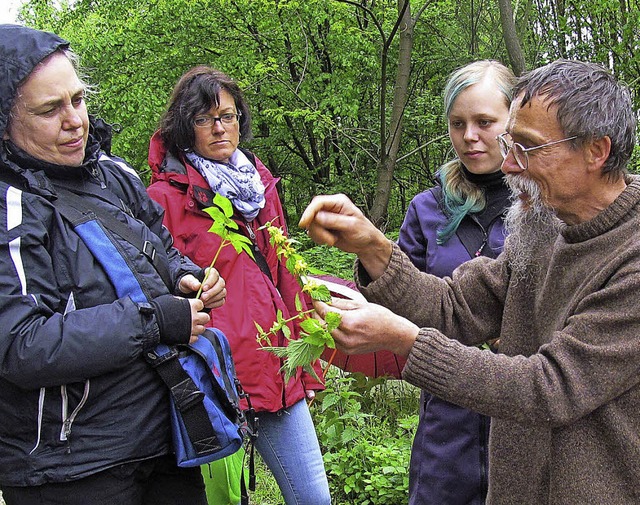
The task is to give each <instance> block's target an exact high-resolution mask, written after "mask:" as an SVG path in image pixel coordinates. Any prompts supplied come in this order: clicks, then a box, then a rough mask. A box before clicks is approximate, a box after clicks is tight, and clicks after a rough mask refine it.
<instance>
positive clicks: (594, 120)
mask: <svg viewBox="0 0 640 505" xmlns="http://www.w3.org/2000/svg"><path fill="white" fill-rule="evenodd" d="M520 95H522V102H521V106H524V105H525V104H526V103H527V102H529V101H530V100H531V98H533V97H534V96H538V97H540V98H542V99H543V100H544V101H545V102H546V103H547V104H548V105H549V106H550V107H551V106H555V107H557V117H558V122H559V124H560V127H561V128H562V130H563V132H564V134H565V136H566V137H573V136H574V135H575V136H577V137H578V138H577V139H576V140H574V141H572V144H573V145H574V146H578V145H581V144H583V143H585V142H589V141H590V140H593V139H600V138H603V137H609V138H610V139H611V153H610V154H609V158H608V159H607V160H606V162H605V163H604V165H603V167H602V173H603V174H607V175H608V177H609V178H610V179H611V180H617V179H619V178H620V177H621V176H622V175H623V174H624V173H625V171H626V166H627V163H628V161H629V158H630V157H631V154H632V152H633V147H634V145H635V141H636V137H635V130H636V118H635V115H634V112H633V105H632V102H631V94H630V92H629V90H628V88H627V87H626V86H623V85H622V84H620V83H618V82H617V81H616V79H615V78H614V77H613V76H612V75H611V73H610V72H608V71H607V70H605V69H604V68H603V67H601V66H599V65H596V64H594V63H586V62H580V61H571V60H556V61H554V62H551V63H549V64H547V65H545V66H543V67H540V68H538V69H536V70H532V71H531V72H528V73H526V74H524V75H523V76H522V77H521V78H520V79H519V80H518V82H517V84H516V86H515V89H514V96H516V97H517V96H520Z"/></svg>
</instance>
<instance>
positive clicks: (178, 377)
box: [147, 339, 221, 456]
mask: <svg viewBox="0 0 640 505" xmlns="http://www.w3.org/2000/svg"><path fill="white" fill-rule="evenodd" d="M198 340H200V339H198ZM178 354H179V352H178V350H177V348H176V347H174V346H172V347H169V346H167V345H165V344H159V345H157V346H156V348H155V349H154V350H153V351H149V352H148V353H147V362H148V363H150V364H151V366H152V367H153V368H154V369H155V370H156V372H157V373H158V375H160V378H161V379H162V380H163V381H164V383H165V384H166V385H167V386H168V387H169V391H170V392H171V397H172V398H173V402H174V405H175V406H176V408H177V409H178V410H179V411H180V415H181V417H182V421H183V423H184V425H185V428H186V429H187V435H188V436H189V440H191V443H192V444H193V448H194V450H195V451H196V453H197V454H198V455H199V456H204V455H206V454H209V453H212V452H216V451H218V450H220V448H221V444H220V440H219V438H218V436H217V434H216V432H215V430H214V429H213V426H212V424H211V421H210V419H209V415H208V414H207V411H206V408H205V406H204V396H205V395H204V393H203V392H202V391H200V389H199V388H198V386H197V385H196V384H195V382H194V381H193V379H192V378H191V377H190V376H189V374H188V373H187V372H186V371H185V369H184V368H183V367H182V364H181V363H180V360H179V359H178Z"/></svg>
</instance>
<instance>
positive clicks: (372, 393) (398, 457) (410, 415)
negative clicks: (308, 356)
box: [313, 367, 419, 505]
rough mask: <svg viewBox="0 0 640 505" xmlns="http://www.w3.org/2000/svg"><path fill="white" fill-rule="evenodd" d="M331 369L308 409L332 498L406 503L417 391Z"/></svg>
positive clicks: (364, 503) (369, 504)
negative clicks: (323, 389) (310, 410)
mask: <svg viewBox="0 0 640 505" xmlns="http://www.w3.org/2000/svg"><path fill="white" fill-rule="evenodd" d="M331 372H332V373H331V374H329V377H328V378H327V389H326V390H325V391H324V392H322V393H319V394H318V398H317V400H316V401H317V402H319V403H320V406H319V407H320V408H319V409H318V408H317V407H316V408H314V409H313V414H314V421H315V425H316V432H317V433H318V440H319V441H320V445H321V447H322V451H323V454H324V462H325V468H326V471H327V476H328V478H329V485H330V488H331V494H332V497H333V502H334V503H335V504H353V503H358V504H361V505H392V504H401V503H406V501H407V494H408V486H409V458H410V454H411V444H412V442H413V434H414V432H415V427H416V425H417V422H418V415H417V413H418V397H419V390H417V389H416V388H413V387H412V386H409V385H408V384H406V383H404V382H402V381H397V380H387V379H385V378H377V379H371V378H367V377H365V376H364V375H362V374H358V373H356V374H348V375H345V374H343V373H341V372H337V371H335V370H334V367H332V370H331ZM318 410H319V411H318Z"/></svg>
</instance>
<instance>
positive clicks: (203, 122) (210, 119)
mask: <svg viewBox="0 0 640 505" xmlns="http://www.w3.org/2000/svg"><path fill="white" fill-rule="evenodd" d="M240 116H242V112H228V113H226V114H220V116H218V117H215V116H196V117H194V118H193V124H194V125H195V126H197V127H198V128H211V127H212V126H213V125H214V124H216V121H220V123H222V124H223V125H225V126H232V125H234V124H236V123H237V122H238V120H239V119H240Z"/></svg>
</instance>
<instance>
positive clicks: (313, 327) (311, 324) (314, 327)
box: [300, 317, 324, 333]
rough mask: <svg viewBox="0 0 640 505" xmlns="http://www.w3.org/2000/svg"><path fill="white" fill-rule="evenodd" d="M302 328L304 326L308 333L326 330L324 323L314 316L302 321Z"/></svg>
mask: <svg viewBox="0 0 640 505" xmlns="http://www.w3.org/2000/svg"><path fill="white" fill-rule="evenodd" d="M300 328H302V329H303V330H304V331H305V332H307V333H314V332H317V331H320V332H322V331H324V327H323V326H322V323H321V322H320V321H318V320H317V319H314V318H312V317H310V318H307V319H305V320H304V321H302V322H301V323H300Z"/></svg>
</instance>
